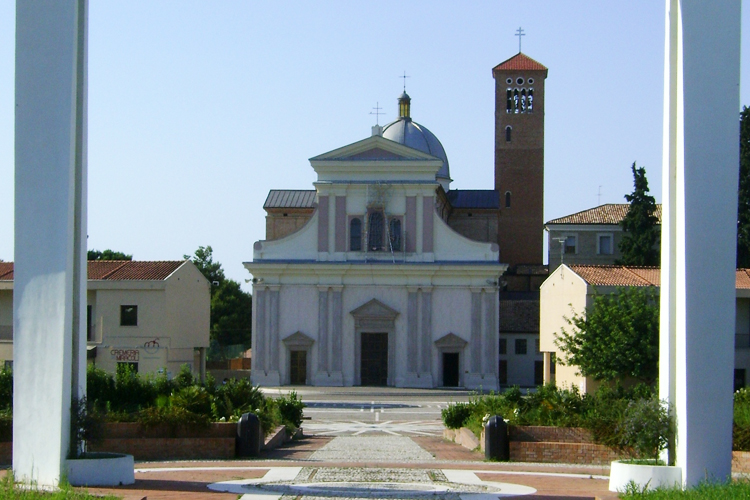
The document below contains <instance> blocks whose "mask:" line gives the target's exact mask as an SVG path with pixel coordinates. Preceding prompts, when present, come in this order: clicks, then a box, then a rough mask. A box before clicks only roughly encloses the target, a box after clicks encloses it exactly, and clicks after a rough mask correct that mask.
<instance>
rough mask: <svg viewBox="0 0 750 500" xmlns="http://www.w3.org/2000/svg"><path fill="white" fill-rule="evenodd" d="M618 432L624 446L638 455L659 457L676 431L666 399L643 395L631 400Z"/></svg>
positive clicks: (639, 456) (656, 458)
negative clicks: (661, 399)
mask: <svg viewBox="0 0 750 500" xmlns="http://www.w3.org/2000/svg"><path fill="white" fill-rule="evenodd" d="M617 432H618V434H620V436H621V438H622V444H621V445H622V448H624V449H626V450H632V451H633V452H634V456H636V457H638V458H653V459H654V460H658V458H659V452H660V451H661V450H663V449H665V448H666V447H667V444H668V442H669V439H670V437H671V436H672V435H673V425H672V420H671V418H670V416H669V411H668V409H667V406H666V404H665V403H664V402H662V401H660V400H659V399H658V398H657V397H652V398H649V399H644V398H641V399H636V400H633V401H630V402H629V403H628V407H627V408H626V409H625V414H624V415H623V418H622V420H621V421H620V423H619V425H618V427H617Z"/></svg>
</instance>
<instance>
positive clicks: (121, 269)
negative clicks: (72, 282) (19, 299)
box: [0, 260, 185, 281]
mask: <svg viewBox="0 0 750 500" xmlns="http://www.w3.org/2000/svg"><path fill="white" fill-rule="evenodd" d="M184 263H185V261H184V260H164V261H145V260H90V261H88V279H89V280H149V281H151V280H157V281H161V280H165V279H167V278H168V277H169V276H170V275H171V274H172V273H173V272H175V271H176V270H177V268H179V267H180V266H181V265H183V264H184ZM0 281H13V262H0Z"/></svg>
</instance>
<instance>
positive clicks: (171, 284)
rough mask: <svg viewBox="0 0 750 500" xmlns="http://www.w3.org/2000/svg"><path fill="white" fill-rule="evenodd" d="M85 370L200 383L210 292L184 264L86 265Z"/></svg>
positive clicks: (6, 285)
mask: <svg viewBox="0 0 750 500" xmlns="http://www.w3.org/2000/svg"><path fill="white" fill-rule="evenodd" d="M87 299H88V308H87V316H88V317H87V329H88V358H89V363H94V364H96V366H98V367H101V368H103V369H104V370H107V371H109V372H114V371H115V370H116V368H117V365H119V364H123V363H124V364H128V365H130V366H133V367H134V368H135V369H136V370H137V371H138V372H139V373H156V372H158V371H161V370H166V371H167V374H168V375H169V374H176V373H177V372H178V371H179V369H180V367H181V366H182V365H183V364H187V365H189V366H190V367H191V368H192V369H193V371H194V373H196V374H201V375H205V359H206V349H207V348H208V346H209V321H210V284H209V283H208V280H206V278H205V277H204V276H203V274H201V272H200V271H198V269H197V268H196V267H195V265H194V264H193V263H192V262H190V261H189V260H186V261H160V262H146V261H89V263H88V293H87ZM12 360H13V263H12V262H0V362H2V361H4V362H5V363H6V365H7V364H10V363H12Z"/></svg>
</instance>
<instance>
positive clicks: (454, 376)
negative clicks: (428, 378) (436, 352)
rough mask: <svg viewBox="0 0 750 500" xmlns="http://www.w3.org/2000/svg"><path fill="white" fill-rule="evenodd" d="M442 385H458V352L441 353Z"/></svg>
mask: <svg viewBox="0 0 750 500" xmlns="http://www.w3.org/2000/svg"><path fill="white" fill-rule="evenodd" d="M443 387H458V353H457V352H444V353H443Z"/></svg>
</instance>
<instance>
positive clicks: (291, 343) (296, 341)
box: [282, 332, 315, 349]
mask: <svg viewBox="0 0 750 500" xmlns="http://www.w3.org/2000/svg"><path fill="white" fill-rule="evenodd" d="M282 342H284V345H286V346H287V347H288V348H290V349H291V348H294V347H297V348H300V347H310V346H312V345H313V343H315V341H314V340H313V339H311V338H310V337H308V336H307V335H305V334H304V333H302V332H295V333H293V334H291V335H289V336H288V337H286V338H284V339H283V340H282Z"/></svg>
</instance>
